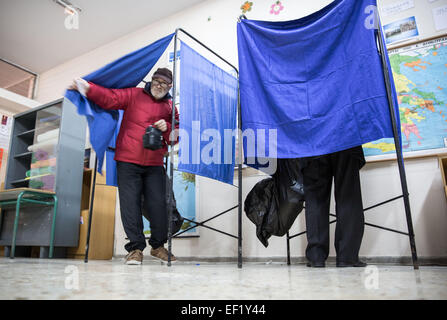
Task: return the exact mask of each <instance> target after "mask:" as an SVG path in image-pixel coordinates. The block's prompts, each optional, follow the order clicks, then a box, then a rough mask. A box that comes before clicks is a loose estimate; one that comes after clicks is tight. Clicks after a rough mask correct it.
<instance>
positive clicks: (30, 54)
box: [0, 0, 206, 73]
mask: <svg viewBox="0 0 447 320" xmlns="http://www.w3.org/2000/svg"><path fill="white" fill-rule="evenodd" d="M204 1H206V0H162V1H160V0H113V1H111V0H70V2H71V3H72V4H73V5H74V6H78V7H80V8H81V9H82V11H81V13H80V14H79V28H78V29H72V30H69V29H67V28H66V19H67V17H68V14H66V13H65V12H64V8H62V7H61V6H59V5H58V4H56V3H55V2H54V1H53V0H0V58H3V59H6V60H8V61H10V62H13V63H15V64H18V65H20V66H22V67H24V68H27V69H29V70H30V71H32V72H35V73H42V72H44V71H46V70H49V69H51V68H53V67H55V66H57V65H59V64H61V63H64V62H65V61H68V60H70V59H73V58H75V57H76V56H79V55H82V54H84V53H87V52H89V51H91V50H93V49H95V48H97V47H100V46H102V45H104V44H106V43H108V42H111V41H113V40H115V39H117V38H119V37H122V36H124V35H126V34H128V33H130V32H132V31H135V30H138V29H140V28H143V27H145V26H147V25H149V24H151V23H153V22H155V21H157V20H160V19H162V18H165V17H168V16H170V15H172V14H174V13H176V12H179V11H181V10H184V9H186V8H188V7H191V6H193V5H195V4H197V3H200V2H204ZM71 26H74V24H71Z"/></svg>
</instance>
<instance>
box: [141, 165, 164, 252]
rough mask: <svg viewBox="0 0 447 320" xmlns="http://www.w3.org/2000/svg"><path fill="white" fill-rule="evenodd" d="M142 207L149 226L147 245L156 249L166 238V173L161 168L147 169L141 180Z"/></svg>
mask: <svg viewBox="0 0 447 320" xmlns="http://www.w3.org/2000/svg"><path fill="white" fill-rule="evenodd" d="M143 193H144V205H145V207H146V211H147V213H148V218H149V222H150V226H151V238H150V239H149V245H150V246H151V247H152V248H154V249H157V248H158V247H160V246H162V245H164V244H165V243H166V241H167V238H168V217H167V210H166V172H165V170H164V168H163V167H162V166H159V167H148V168H147V170H146V171H145V174H144V178H143Z"/></svg>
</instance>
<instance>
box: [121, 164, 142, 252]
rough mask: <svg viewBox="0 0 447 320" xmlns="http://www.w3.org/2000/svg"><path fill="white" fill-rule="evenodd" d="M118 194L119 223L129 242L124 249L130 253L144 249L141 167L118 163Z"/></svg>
mask: <svg viewBox="0 0 447 320" xmlns="http://www.w3.org/2000/svg"><path fill="white" fill-rule="evenodd" d="M116 168H117V174H118V192H119V198H120V209H121V221H122V223H123V227H124V231H125V232H126V235H127V238H128V239H129V242H128V243H127V244H126V245H125V246H124V248H125V249H126V250H127V251H128V252H131V251H133V250H136V249H139V250H141V251H143V250H144V248H145V247H146V241H145V237H144V233H143V218H142V214H141V192H142V189H143V178H142V174H143V169H142V167H141V166H139V165H136V164H133V163H127V162H121V161H118V162H117V165H116Z"/></svg>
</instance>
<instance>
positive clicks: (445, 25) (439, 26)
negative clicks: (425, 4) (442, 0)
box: [433, 6, 447, 31]
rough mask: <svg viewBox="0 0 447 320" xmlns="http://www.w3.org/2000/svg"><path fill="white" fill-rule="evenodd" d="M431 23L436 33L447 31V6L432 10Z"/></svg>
mask: <svg viewBox="0 0 447 320" xmlns="http://www.w3.org/2000/svg"><path fill="white" fill-rule="evenodd" d="M433 21H434V22H435V28H436V31H440V30H444V29H447V6H442V7H438V8H434V9H433Z"/></svg>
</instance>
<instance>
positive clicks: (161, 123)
mask: <svg viewBox="0 0 447 320" xmlns="http://www.w3.org/2000/svg"><path fill="white" fill-rule="evenodd" d="M171 87H172V72H171V71H170V70H169V69H167V68H159V69H157V71H156V72H155V73H154V75H153V77H152V82H151V83H150V84H148V85H146V87H145V88H148V89H143V88H126V89H107V88H103V87H101V86H99V85H97V84H94V83H92V82H87V81H85V80H83V79H75V80H74V83H73V85H72V86H71V89H75V90H78V91H79V92H80V93H81V94H83V95H84V96H86V97H87V98H88V99H89V100H91V101H93V102H94V103H96V104H97V105H98V106H100V107H101V108H103V109H106V110H113V109H122V110H124V114H123V120H122V122H121V128H120V131H119V134H118V138H117V141H116V150H115V158H114V159H115V161H117V174H118V192H119V198H120V207H121V220H122V223H123V226H124V231H125V232H126V235H127V237H128V239H129V242H128V243H127V244H126V245H125V246H124V247H125V249H126V250H127V252H129V253H128V254H127V256H126V264H137V265H139V264H141V263H142V261H143V250H144V248H145V247H146V241H145V236H144V234H143V220H142V212H141V195H142V194H143V196H144V199H145V203H147V206H148V207H147V208H146V210H147V212H148V214H149V219H150V226H151V237H150V239H149V245H150V246H151V247H152V249H151V255H152V256H154V257H155V258H158V259H160V260H162V261H168V251H167V250H166V249H165V247H164V244H165V243H166V241H167V234H168V218H167V207H166V172H165V169H164V167H163V157H164V154H165V153H166V152H167V150H168V149H167V143H170V142H171V140H170V133H171V121H172V101H171V100H170V95H169V89H170V88H171ZM149 88H150V89H149ZM175 119H176V123H177V124H176V125H175V129H178V119H179V117H178V112H177V109H175ZM150 125H152V126H154V127H156V128H157V129H159V130H161V131H162V134H163V138H164V143H163V147H162V148H161V149H158V150H154V151H153V150H150V149H145V148H144V147H143V135H144V133H145V132H146V128H147V127H148V126H150ZM171 261H172V262H174V261H176V258H175V256H174V255H172V254H171Z"/></svg>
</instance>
